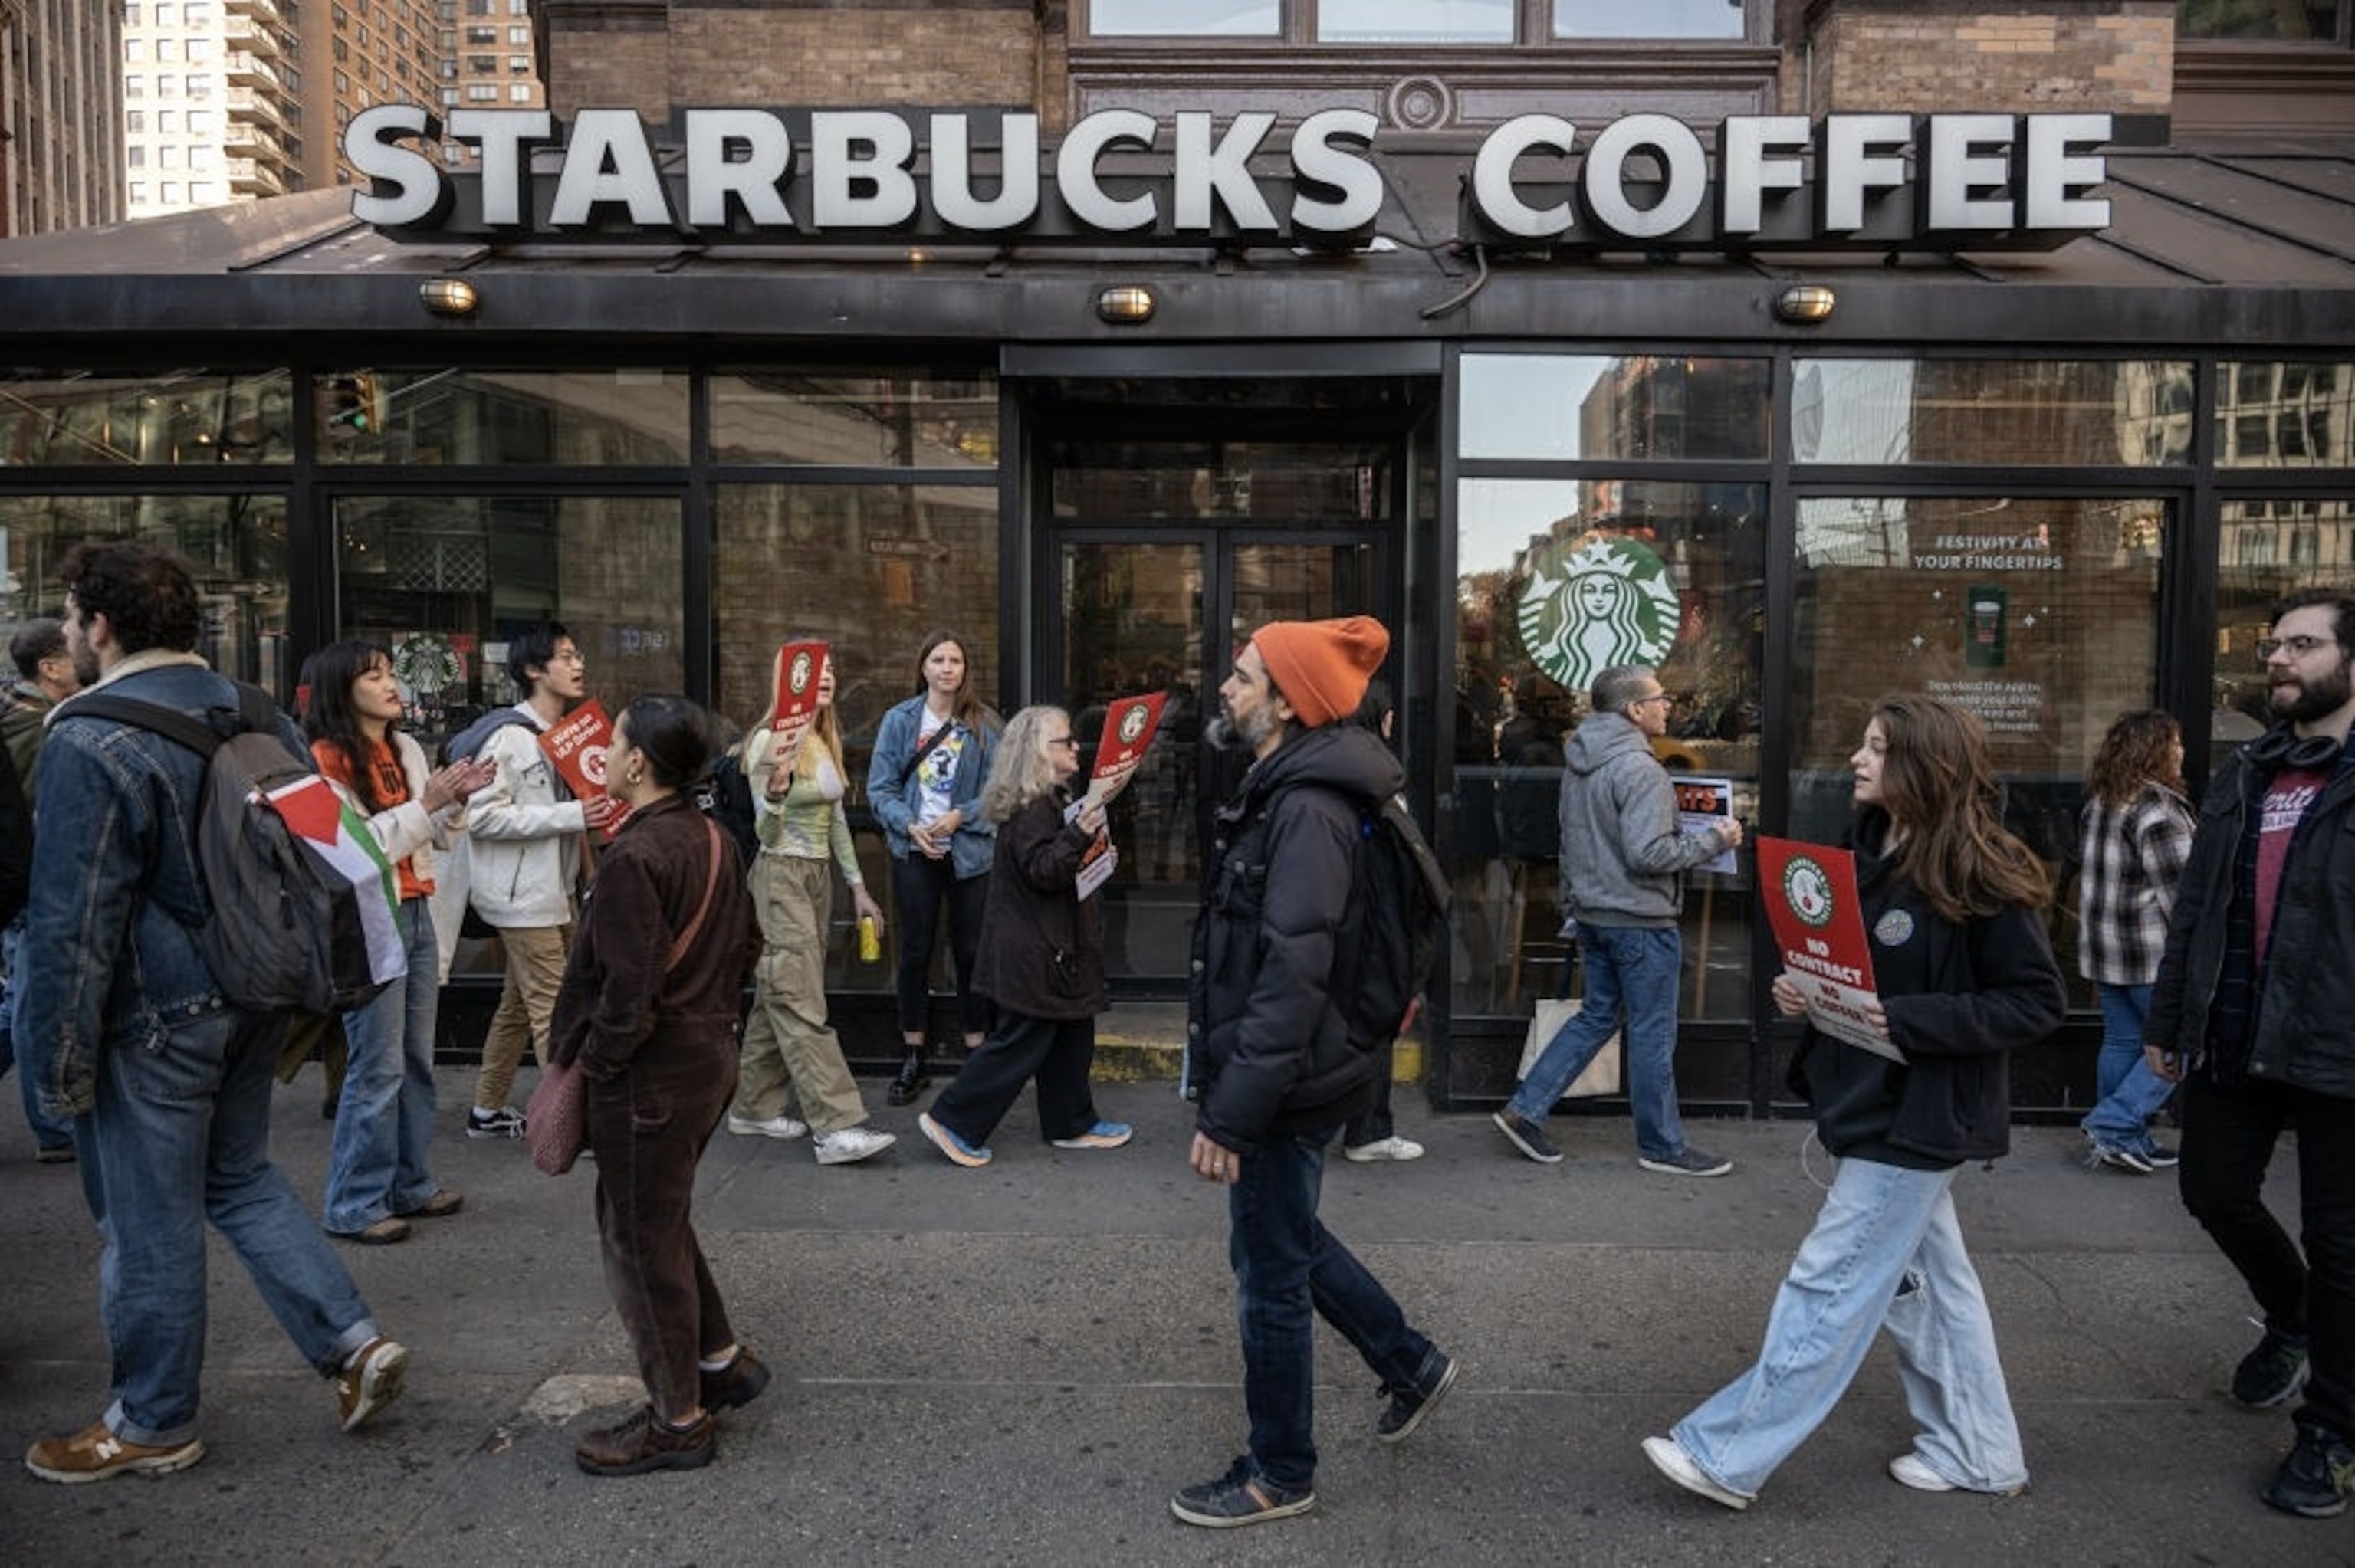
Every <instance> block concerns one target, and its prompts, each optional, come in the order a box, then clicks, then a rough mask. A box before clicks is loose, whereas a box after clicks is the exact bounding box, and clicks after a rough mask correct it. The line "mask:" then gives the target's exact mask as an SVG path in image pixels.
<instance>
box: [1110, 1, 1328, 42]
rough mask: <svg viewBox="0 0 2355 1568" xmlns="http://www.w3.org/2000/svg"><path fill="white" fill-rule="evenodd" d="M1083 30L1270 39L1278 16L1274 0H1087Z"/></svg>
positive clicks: (1279, 26)
mask: <svg viewBox="0 0 2355 1568" xmlns="http://www.w3.org/2000/svg"><path fill="white" fill-rule="evenodd" d="M1088 30H1089V31H1090V32H1091V33H1093V34H1095V35H1096V36H1097V37H1133V38H1141V37H1185V36H1187V35H1189V34H1198V33H1199V34H1211V35H1216V36H1218V37H1230V38H1273V37H1276V36H1278V35H1279V34H1280V33H1282V31H1283V30H1284V17H1283V14H1282V8H1281V5H1280V4H1279V0H1091V4H1090V5H1089V6H1088Z"/></svg>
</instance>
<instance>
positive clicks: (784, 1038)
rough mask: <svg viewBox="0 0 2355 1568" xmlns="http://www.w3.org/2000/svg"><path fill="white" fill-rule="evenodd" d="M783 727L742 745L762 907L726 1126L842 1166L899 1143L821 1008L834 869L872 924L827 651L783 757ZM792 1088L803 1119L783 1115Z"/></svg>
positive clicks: (757, 899) (761, 730)
mask: <svg viewBox="0 0 2355 1568" xmlns="http://www.w3.org/2000/svg"><path fill="white" fill-rule="evenodd" d="M777 734H778V732H777V731H775V730H774V729H772V728H771V727H770V726H768V725H767V724H762V725H760V726H756V727H755V728H754V730H753V732H752V734H751V736H748V737H747V738H746V740H745V742H744V776H745V778H746V779H747V780H748V781H749V782H750V784H751V790H752V815H753V821H754V824H755V826H754V830H753V833H754V836H755V837H756V838H757V839H758V840H759V841H760V845H761V849H760V853H758V854H757V855H755V856H754V857H753V860H752V875H751V885H752V905H753V907H754V908H755V909H757V910H758V911H759V912H760V916H761V962H760V965H759V966H758V967H757V968H756V969H753V971H752V1012H751V1016H750V1017H749V1018H747V1019H746V1020H745V1023H744V1052H743V1056H742V1058H741V1061H740V1062H739V1063H738V1065H737V1069H736V1103H735V1104H734V1105H732V1106H730V1107H729V1108H728V1130H729V1131H730V1132H734V1133H748V1134H752V1135H756V1136H765V1137H769V1138H799V1137H800V1136H801V1135H802V1134H803V1133H804V1132H811V1133H814V1134H815V1138H813V1139H812V1140H811V1146H812V1148H813V1149H814V1150H815V1151H816V1154H817V1162H818V1163H819V1164H820V1165H847V1164H849V1163H851V1162H852V1161H854V1160H865V1159H867V1158H868V1156H870V1155H875V1154H880V1153H882V1152H883V1150H887V1149H889V1148H890V1147H891V1145H892V1144H893V1143H894V1142H895V1141H897V1140H896V1139H894V1138H893V1137H892V1136H891V1134H890V1133H888V1132H878V1131H876V1130H875V1129H874V1128H870V1127H868V1126H867V1125H866V1122H867V1102H866V1101H865V1100H863V1099H861V1098H860V1097H859V1095H858V1079H856V1078H854V1077H852V1076H851V1075H850V1066H849V1065H848V1064H847V1063H846V1062H845V1061H844V1060H843V1058H842V1042H841V1041H840V1040H839V1039H837V1037H836V1035H835V1033H834V1028H833V1026H832V1025H831V1024H830V1023H828V1022H826V932H827V930H828V928H829V927H830V925H831V923H832V921H833V918H834V871H835V867H837V866H840V867H841V868H842V874H843V877H844V878H845V880H847V882H848V883H849V884H850V899H851V903H852V904H853V905H854V906H856V907H857V908H858V917H859V919H861V920H862V921H872V922H874V923H875V926H876V927H878V928H879V927H881V925H882V920H883V911H882V910H881V909H879V907H877V906H876V903H875V900H874V899H873V898H871V897H870V896H868V892H867V884H866V882H865V881H864V880H862V878H861V875H860V873H859V869H858V851H857V850H856V849H855V848H853V847H852V844H851V842H850V820H849V818H848V817H847V815H846V814H845V813H844V811H843V807H842V797H843V772H842V727H841V724H840V722H839V721H838V720H837V718H836V716H835V711H834V656H833V654H832V653H831V652H829V653H828V654H826V658H825V659H824V661H823V662H821V663H820V664H819V666H818V675H817V712H816V713H815V715H814V716H812V717H811V718H810V720H809V722H808V724H807V726H805V728H804V730H803V732H802V735H801V737H800V742H799V744H798V745H797V746H795V747H794V751H793V755H792V756H791V757H789V758H785V757H780V756H779V754H778V747H777ZM788 1089H790V1090H791V1091H792V1092H793V1093H794V1096H795V1097H797V1098H798V1099H799V1100H800V1101H801V1112H802V1115H803V1116H805V1117H807V1118H809V1120H808V1123H807V1125H806V1126H805V1125H804V1124H803V1123H802V1122H800V1121H797V1120H795V1119H794V1118H792V1117H790V1116H787V1115H786V1114H785V1095H786V1091H787V1090H788Z"/></svg>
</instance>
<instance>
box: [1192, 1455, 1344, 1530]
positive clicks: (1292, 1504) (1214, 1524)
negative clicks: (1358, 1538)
mask: <svg viewBox="0 0 2355 1568" xmlns="http://www.w3.org/2000/svg"><path fill="white" fill-rule="evenodd" d="M1315 1507H1316V1489H1314V1488H1311V1487H1303V1488H1301V1489H1299V1490H1298V1491H1293V1490H1291V1489H1287V1488H1284V1487H1279V1486H1277V1485H1276V1484H1275V1483H1274V1482H1273V1481H1271V1480H1269V1479H1268V1478H1266V1477H1265V1476H1262V1475H1255V1474H1253V1473H1252V1463H1251V1460H1250V1459H1249V1458H1241V1459H1237V1460H1236V1461H1235V1462H1234V1464H1233V1465H1231V1467H1228V1470H1227V1473H1226V1474H1225V1475H1223V1476H1220V1478H1218V1479H1217V1480H1215V1481H1204V1482H1203V1483H1202V1484H1201V1485H1200V1486H1198V1487H1188V1488H1187V1489H1185V1490H1183V1491H1181V1492H1179V1493H1178V1494H1177V1496H1176V1497H1174V1498H1171V1499H1169V1511H1170V1512H1171V1513H1174V1514H1176V1515H1177V1517H1178V1518H1179V1519H1181V1520H1185V1521H1186V1522H1187V1523H1188V1524H1199V1525H1200V1526H1202V1527H1203V1528H1204V1529H1206V1530H1232V1529H1234V1528H1235V1527H1236V1526H1238V1525H1244V1524H1265V1523H1266V1522H1267V1521H1268V1520H1272V1519H1290V1518H1291V1517H1292V1516H1293V1515H1294V1514H1296V1513H1306V1512H1307V1511H1308V1510H1310V1509H1312V1508H1315Z"/></svg>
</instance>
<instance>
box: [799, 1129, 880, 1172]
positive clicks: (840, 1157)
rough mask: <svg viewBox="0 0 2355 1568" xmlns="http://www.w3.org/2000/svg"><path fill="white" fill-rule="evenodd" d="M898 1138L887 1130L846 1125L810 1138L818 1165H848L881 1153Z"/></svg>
mask: <svg viewBox="0 0 2355 1568" xmlns="http://www.w3.org/2000/svg"><path fill="white" fill-rule="evenodd" d="M899 1141H900V1140H899V1139H898V1138H896V1137H894V1136H893V1135H892V1134H890V1133H888V1132H878V1131H876V1130H875V1129H874V1128H871V1127H846V1128H841V1129H840V1130H839V1131H836V1132H821V1133H819V1134H818V1135H817V1137H816V1138H815V1139H811V1146H812V1147H813V1148H814V1149H815V1150H816V1152H817V1162H818V1163H819V1164H820V1165H850V1164H854V1163H856V1162H857V1161H858V1160H865V1159H868V1158H869V1157H870V1156H873V1155H877V1154H880V1153H882V1152H883V1151H884V1150H887V1149H889V1148H890V1147H891V1146H892V1145H893V1144H895V1143H897V1142H899Z"/></svg>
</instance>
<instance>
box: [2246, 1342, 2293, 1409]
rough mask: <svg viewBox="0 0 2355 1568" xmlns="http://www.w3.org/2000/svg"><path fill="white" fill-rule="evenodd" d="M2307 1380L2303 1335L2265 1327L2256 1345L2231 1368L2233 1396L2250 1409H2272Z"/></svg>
mask: <svg viewBox="0 0 2355 1568" xmlns="http://www.w3.org/2000/svg"><path fill="white" fill-rule="evenodd" d="M2305 1382H2306V1336H2305V1335H2303V1334H2285V1333H2283V1332H2282V1331H2281V1330H2278V1329H2274V1328H2268V1329H2266V1330H2265V1337H2264V1339H2262V1340H2258V1341H2257V1348H2256V1349H2255V1350H2254V1351H2250V1352H2249V1353H2248V1354H2247V1355H2245V1356H2243V1357H2242V1358H2241V1364H2240V1365H2239V1366H2236V1367H2234V1368H2233V1369H2232V1397H2233V1398H2234V1399H2237V1400H2239V1401H2240V1402H2241V1403H2242V1404H2245V1405H2247V1406H2248V1407H2249V1408H2250V1409H2252V1410H2271V1409H2272V1408H2273V1407H2274V1406H2275V1405H2276V1404H2281V1403H2283V1402H2284V1401H2285V1400H2286V1399H2288V1398H2289V1396H2290V1395H2291V1394H2294V1393H2296V1392H2297V1391H2298V1389H2299V1388H2300V1387H2301V1386H2302V1385H2303V1384H2304V1383H2305Z"/></svg>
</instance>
